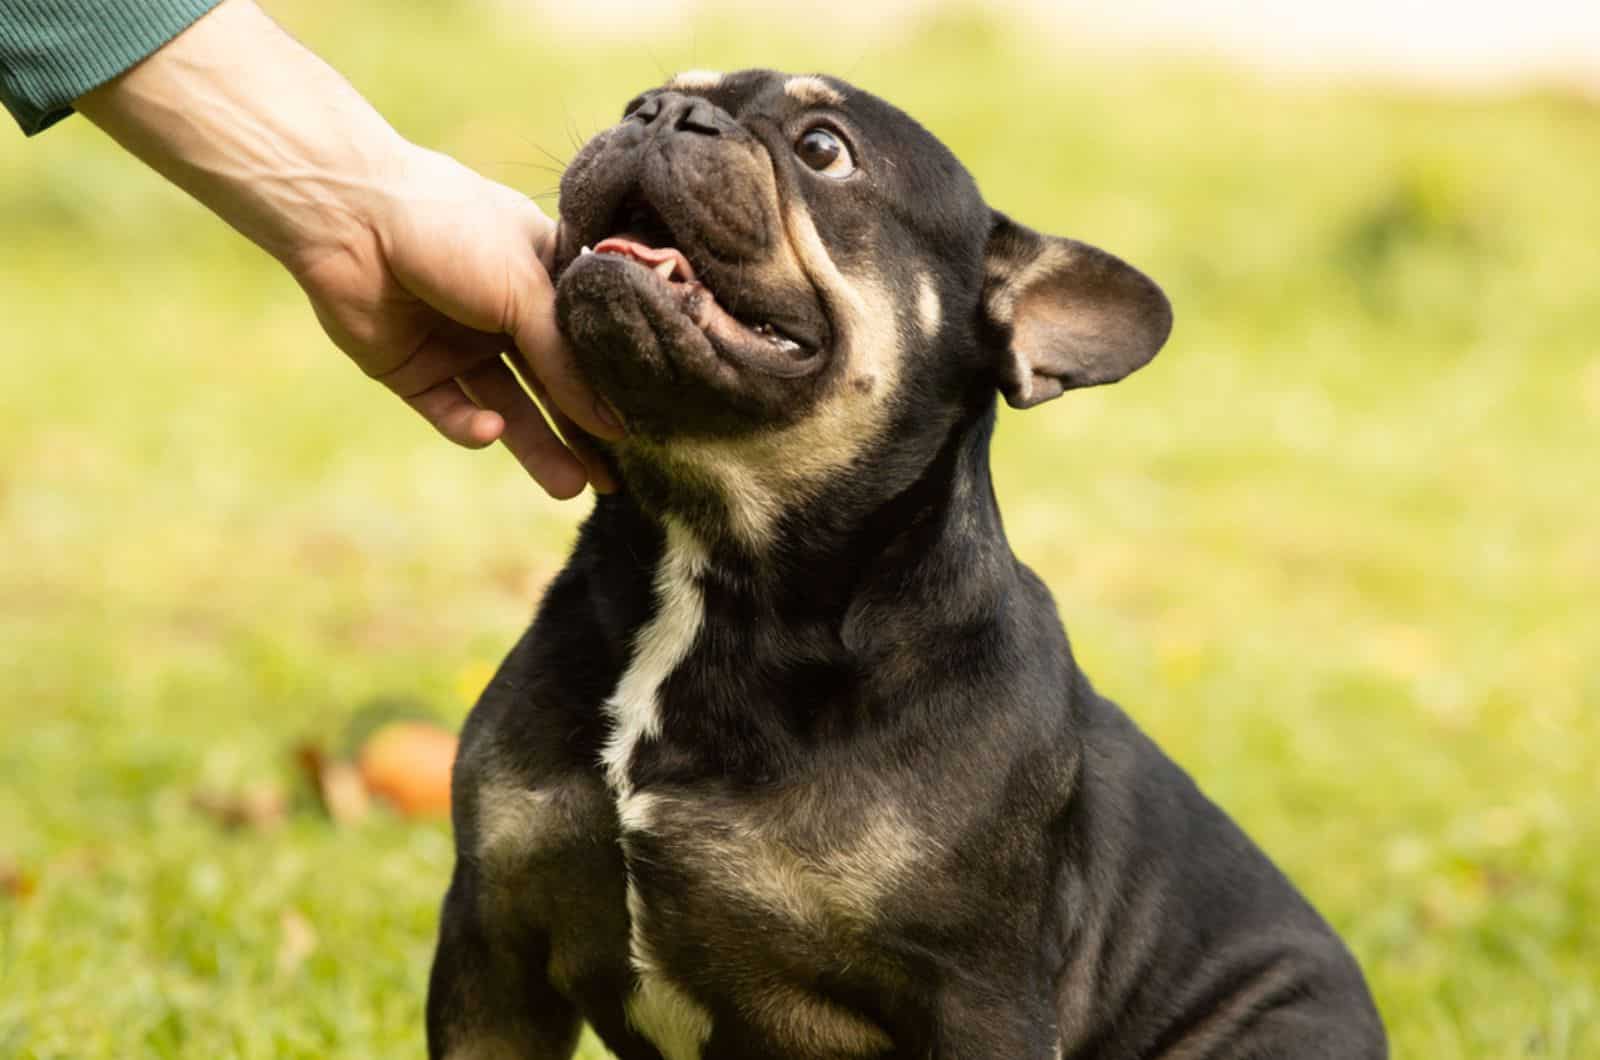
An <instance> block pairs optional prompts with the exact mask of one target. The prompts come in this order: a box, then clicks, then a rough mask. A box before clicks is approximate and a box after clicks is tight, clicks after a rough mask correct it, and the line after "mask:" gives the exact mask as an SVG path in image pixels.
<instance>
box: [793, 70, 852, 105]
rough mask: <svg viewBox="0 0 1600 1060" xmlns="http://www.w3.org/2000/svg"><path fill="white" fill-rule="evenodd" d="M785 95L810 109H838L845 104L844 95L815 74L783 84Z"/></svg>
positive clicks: (794, 78)
mask: <svg viewBox="0 0 1600 1060" xmlns="http://www.w3.org/2000/svg"><path fill="white" fill-rule="evenodd" d="M783 93H784V95H786V96H788V97H789V98H790V99H793V100H798V101H799V102H801V103H804V104H805V105H806V106H808V107H837V106H840V105H842V104H843V103H844V94H843V93H842V92H840V91H839V90H838V89H836V88H834V87H833V86H832V85H830V84H828V82H826V81H824V80H823V79H822V78H820V77H818V76H817V75H815V74H806V75H804V76H802V77H791V78H789V80H787V81H785V82H784V83H783Z"/></svg>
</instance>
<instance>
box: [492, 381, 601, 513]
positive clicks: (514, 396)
mask: <svg viewBox="0 0 1600 1060" xmlns="http://www.w3.org/2000/svg"><path fill="white" fill-rule="evenodd" d="M461 384H462V386H463V387H464V388H465V390H466V392H467V393H468V394H471V395H472V397H473V398H474V399H475V400H476V401H477V402H478V404H480V405H482V406H483V407H484V408H488V409H493V410H495V411H496V412H498V413H500V415H501V417H502V418H503V420H504V423H505V429H504V431H502V432H501V435H500V440H501V441H502V442H504V443H505V446H506V448H507V449H509V450H511V453H512V455H513V456H515V457H516V458H517V462H518V463H520V464H521V465H522V466H523V467H524V468H526V469H527V471H528V474H530V475H532V476H533V478H534V480H535V481H536V482H538V483H539V485H540V486H542V487H543V488H544V491H545V492H546V493H548V494H550V496H552V497H555V498H556V499H557V500H566V499H567V498H569V497H576V496H577V495H578V494H579V493H581V492H583V486H584V483H585V482H587V481H588V475H587V473H586V471H585V468H584V464H583V462H582V461H580V460H579V459H578V458H577V457H576V456H574V455H573V454H572V453H571V452H569V451H568V449H567V447H566V446H565V445H563V444H561V439H560V438H558V437H557V436H556V433H555V431H553V430H552V429H551V428H550V425H549V424H548V423H546V422H545V420H544V417H543V416H542V415H540V413H539V408H538V406H536V405H535V404H534V403H533V399H532V398H530V397H529V396H528V393H527V391H525V390H523V389H522V386H521V384H519V383H518V382H517V378H516V376H514V375H512V374H511V369H510V368H508V367H506V365H505V364H503V363H501V362H500V361H495V362H493V363H491V364H484V365H481V366H479V367H477V368H474V369H472V370H471V371H469V372H468V373H467V374H466V375H464V376H462V377H461Z"/></svg>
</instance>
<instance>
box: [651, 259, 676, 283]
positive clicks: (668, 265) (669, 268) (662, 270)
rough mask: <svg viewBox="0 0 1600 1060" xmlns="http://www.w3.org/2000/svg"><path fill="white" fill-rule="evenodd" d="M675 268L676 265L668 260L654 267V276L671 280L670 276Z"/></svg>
mask: <svg viewBox="0 0 1600 1060" xmlns="http://www.w3.org/2000/svg"><path fill="white" fill-rule="evenodd" d="M677 267H678V263H677V262H675V261H673V260H672V259H671V258H668V259H667V260H666V261H663V262H661V263H659V264H658V265H656V275H657V276H659V277H661V278H662V279H663V280H670V279H672V274H673V272H674V271H675V270H676V269H677Z"/></svg>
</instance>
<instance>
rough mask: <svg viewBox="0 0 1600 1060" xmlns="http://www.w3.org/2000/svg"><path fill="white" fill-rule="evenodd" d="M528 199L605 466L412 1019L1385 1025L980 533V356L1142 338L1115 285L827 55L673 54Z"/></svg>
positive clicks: (1125, 1027) (985, 493)
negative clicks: (548, 253) (600, 424)
mask: <svg viewBox="0 0 1600 1060" xmlns="http://www.w3.org/2000/svg"><path fill="white" fill-rule="evenodd" d="M561 207H562V219H561V223H562V234H561V239H560V248H559V252H558V260H557V262H556V268H557V273H558V276H559V282H558V287H557V298H558V303H557V304H558V311H559V314H560V320H561V325H562V327H563V329H564V331H565V333H566V334H567V336H568V337H569V339H570V340H571V342H572V344H573V346H574V348H575V349H576V351H577V353H578V356H579V360H580V363H581V365H582V367H583V369H584V371H585V372H586V373H587V374H588V376H589V378H590V380H591V381H592V382H593V383H594V384H595V386H596V387H597V388H599V389H600V391H601V392H602V393H603V394H605V395H606V397H607V398H608V399H609V400H610V401H611V402H612V403H613V404H614V405H615V406H616V407H617V408H618V410H619V411H620V412H621V413H622V415H623V417H624V418H625V419H626V420H627V421H628V425H629V428H630V435H629V438H628V440H627V441H625V442H623V443H619V444H618V445H617V446H616V447H615V448H614V449H613V450H611V451H610V453H609V458H610V459H611V460H612V461H613V463H614V465H615V467H616V469H617V471H618V473H619V476H620V478H621V481H622V482H623V488H622V489H621V490H620V491H619V492H618V493H616V494H614V495H610V496H605V497H601V498H599V499H598V500H597V502H596V507H595V510H594V513H593V515H592V516H591V517H590V518H589V520H588V521H587V522H586V523H585V525H584V527H583V529H582V531H581V533H580V536H579V539H578V542H577V545H576V547H575V548H574V551H573V554H572V557H571V559H570V561H569V563H568V564H567V566H566V568H565V569H564V570H563V571H562V573H561V574H560V576H559V577H558V578H557V579H556V580H555V582H554V583H553V584H552V585H551V587H550V589H549V591H548V593H547V594H546V596H545V599H544V601H543V603H542V605H541V607H540V609H539V613H538V617H537V620H536V622H535V623H534V625H533V627H532V629H530V630H529V631H528V633H527V634H526V635H525V636H524V637H523V638H522V640H521V642H520V643H519V644H518V645H517V647H516V648H515V649H514V650H513V651H512V653H511V655H510V657H509V658H507V660H506V661H505V663H504V665H503V666H502V667H501V669H500V671H499V673H498V674H497V675H496V676H495V678H494V680H493V682H492V683H491V684H490V686H489V688H488V689H487V690H486V691H485V692H484V694H483V697H482V699H481V700H480V702H479V703H478V706H477V708H476V709H475V710H474V712H473V714H472V717H471V719H470V720H469V721H468V723H467V726H466V729H465V731H464V733H463V738H462V745H461V753H460V757H459V760H458V761H457V764H456V773H455V801H454V805H455V827H456V841H457V847H458V859H457V864H456V870H455V876H454V879H453V880H452V882H451V885H450V890H449V894H448V896H447V897H446V900H445V906H444V914H443V921H442V926H441V930H440V939H439V950H438V954H437V957H436V960H435V964H434V970H433V979H432V983H431V988H430V993H429V999H428V1040H429V1049H430V1052H431V1054H432V1055H433V1056H434V1057H436V1058H454V1060H465V1058H474V1060H478V1058H496V1060H498V1058H502V1057H505V1058H509V1057H534V1058H554V1057H567V1056H569V1055H571V1053H572V1051H573V1048H574V1043H575V1042H576V1040H577V1035H578V1031H579V1028H580V1026H581V1024H582V1022H584V1021H587V1022H588V1023H589V1024H590V1025H591V1026H592V1027H593V1028H594V1029H595V1031H596V1032H597V1033H598V1034H599V1035H600V1037H601V1038H602V1039H604V1041H605V1042H606V1044H607V1046H608V1047H609V1048H610V1049H612V1050H613V1051H614V1052H615V1053H616V1054H617V1055H618V1056H619V1057H622V1058H623V1060H663V1058H664V1060H691V1058H702V1060H742V1058H769V1057H795V1058H802V1060H812V1058H816V1060H822V1058H840V1060H844V1058H856V1057H905V1058H914V1057H916V1058H920V1057H959V1058H969V1057H970V1058H976V1057H985V1058H997V1060H998V1058H1004V1060H1052V1058H1065V1057H1083V1058H1105V1060H1111V1058H1135V1057H1167V1058H1180V1057H1181V1058H1200V1057H1218V1058H1220V1057H1227V1058H1241V1057H1260V1058H1268V1057H1271V1058H1292V1060H1315V1058H1335V1057H1337V1058H1361V1060H1366V1058H1376V1057H1382V1056H1384V1055H1385V1053H1386V1049H1385V1045H1384V1036H1383V1031H1382V1028H1381V1025H1380V1024H1379V1021H1378V1017H1377V1014H1376V1012H1375V1010H1374V1007H1373V1004H1372V1001H1371V998H1370V996H1369V994H1368V991H1367V988H1366V985H1365V983H1364V982H1363V980H1362V977H1361V973H1360V971H1359V969H1358V968H1357V967H1356V965H1355V962H1354V961H1353V960H1352V959H1351V957H1350V955H1349V954H1348V952H1347V951H1346V950H1345V948H1344V947H1343V945H1342V944H1341V943H1340V942H1339V940H1338V939H1337V938H1336V937H1335V936H1334V934H1333V933H1332V931H1330V929H1329V928H1328V927H1327V925H1326V924H1324V923H1323V921H1322V920H1321V919H1320V918H1319V917H1318V916H1317V914H1316V913H1315V912H1314V911H1313V910H1312V909H1311V907H1310V906H1309V905H1308V904H1307V903H1306V902H1305V901H1304V900H1303V899H1302V898H1301V897H1300V896H1299V895H1298V893H1297V892H1296V891H1295V890H1294V888H1293V887H1292V886H1291V884H1290V883H1289V882H1288V881H1287V880H1286V879H1284V877H1283V876H1282V875H1281V874H1280V873H1279V872H1278V871H1277V870H1276V869H1275V868H1274V867H1273V866H1272V864H1271V863H1270V862H1269V861H1268V860H1267V858H1266V857H1265V856H1264V855H1263V854H1262V853H1261V852H1260V851H1258V850H1257V849H1256V848H1255V847H1254V846H1253V845H1252V844H1251V843H1250V841H1249V840H1248V839H1246V838H1245V836H1244V835H1243V834H1242V833H1241V832H1240V831H1239V830H1238V828H1236V827H1235V826H1234V825H1233V824H1232V823H1231V822H1230V821H1229V820H1228V819H1227V817H1226V816H1224V815H1223V813H1222V812H1221V811H1220V810H1218V809H1217V808H1216V807H1215V806H1214V805H1212V804H1211V803H1210V802H1209V801H1208V800H1207V799H1206V798H1205V797H1204V796H1203V795H1202V794H1201V793H1200V792H1199V791H1198V790H1197V789H1196V788H1195V786H1194V785H1193V784H1192V783H1191V782H1190V780H1189V779H1188V777H1186V776H1185V775H1184V774H1183V773H1182V772H1181V771H1180V770H1179V769H1178V768H1177V767H1176V766H1175V765H1173V764H1172V763H1171V762H1170V761H1169V760H1168V759H1167V758H1166V757H1165V756H1164V755H1163V754H1162V753H1161V752H1160V751H1159V750H1157V749H1156V747H1155V746H1154V745H1153V744H1151V743H1150V742H1149V741H1148V740H1147V739H1146V738H1145V737H1144V736H1143V735H1142V734H1141V733H1140V732H1139V731H1138V730H1137V729H1136V728H1135V727H1134V726H1133V724H1132V723H1131V722H1130V721H1129V720H1128V718H1127V717H1126V716H1125V715H1124V714H1123V713H1122V712H1121V711H1120V710H1119V709H1118V708H1117V707H1116V706H1115V705H1113V704H1112V703H1111V702H1109V701H1108V700H1106V699H1104V698H1102V697H1101V696H1099V695H1098V694H1097V693H1096V692H1095V691H1094V689H1093V688H1092V687H1091V686H1090V684H1089V682H1088V680H1087V678H1085V676H1084V675H1083V673H1082V672H1081V671H1080V670H1079V669H1078V668H1077V666H1076V665H1075V664H1074V662H1073V657H1072V654H1071V651H1070V649H1069V647H1068V644H1067V639H1066V637H1065V635H1064V633H1063V632H1062V629H1061V626H1060V624H1059V621H1058V619H1057V617H1056V612H1055V608H1054V604H1053V602H1052V601H1051V598H1050V595H1049V593H1048V592H1047V591H1046V590H1045V588H1044V586H1043V585H1042V584H1041V583H1040V582H1039V580H1038V579H1037V578H1036V577H1035V576H1034V575H1033V574H1032V572H1030V571H1029V570H1028V569H1027V568H1026V567H1024V566H1023V565H1022V564H1021V563H1020V562H1018V560H1017V559H1016V558H1015V557H1014V556H1013V555H1012V553H1011V550H1010V547H1009V546H1008V545H1007V543H1006V539H1005V535H1004V532H1003V529H1002V526H1001V521H1000V514H999V511H998V510H997V508H996V505H995V499H994V494H993V490H992V488H991V485H990V478H989V466H988V447H989V437H990V433H991V430H992V428H993V424H994V407H995V395H996V393H997V392H998V393H999V394H1002V395H1004V397H1005V398H1006V399H1007V400H1008V401H1009V402H1010V403H1011V404H1013V405H1016V406H1018V407H1027V406H1031V405H1035V404H1038V403H1039V402H1042V401H1044V400H1046V399H1048V398H1051V397H1053V396H1055V395H1057V394H1060V393H1062V392H1063V391H1065V390H1069V389H1072V388H1074V387H1080V386H1088V385H1095V384H1101V383H1109V382H1113V381H1115V380H1116V379H1118V378H1120V377H1121V376H1123V375H1126V374H1127V373H1128V372H1131V371H1133V370H1134V369H1136V368H1138V367H1139V366H1141V365H1142V364H1144V363H1145V362H1146V361H1148V360H1149V359H1150V358H1151V357H1152V356H1154V355H1155V353H1156V351H1157V350H1158V349H1159V348H1160V346H1161V345H1162V343H1163V342H1164V341H1165V339H1166V335H1167V332H1168V330H1169V328H1170V324H1171V316H1170V312H1169V310H1168V307H1167V303H1166V300H1165V298H1164V297H1163V296H1162V295H1161V293H1160V291H1159V290H1158V289H1157V288H1156V286H1155V285H1154V284H1153V283H1151V282H1150V281H1149V280H1148V279H1146V278H1145V277H1144V276H1143V275H1141V274H1140V273H1138V272H1136V271H1135V270H1133V269H1132V268H1130V267H1129V266H1127V265H1125V264H1123V263H1122V262H1120V261H1118V260H1117V259H1116V258H1113V257H1111V256H1110V255H1107V254H1105V253H1104V252H1102V251H1099V250H1096V249H1094V248H1092V247H1088V246H1085V245H1083V244H1080V243H1075V242H1072V241H1070V240H1066V239H1057V238H1052V237H1046V236H1042V235H1039V234H1037V233H1035V232H1033V231H1031V230H1029V229H1027V228H1024V227H1023V226H1021V225H1018V224H1016V223H1014V222H1012V221H1010V220H1009V219H1007V218H1006V217H1004V216H1002V215H1000V214H998V213H995V212H993V211H991V210H990V209H989V208H988V207H987V206H986V205H984V203H983V200H982V199H981V197H980V196H979V194H978V191H977V188H976V186H975V185H974V183H973V181H972V179H971V178H970V177H969V176H968V175H967V173H966V172H965V170H964V169H962V167H961V166H960V164H959V163H958V162H957V161H956V160H955V158H954V157H952V156H951V154H950V153H949V152H948V151H947V150H946V149H945V148H944V147H943V146H942V145H940V144H939V142H938V141H937V140H935V139H934V138H933V137H932V136H931V135H929V134H928V133H927V132H925V131H924V130H923V129H922V128H921V127H920V126H918V125H917V124H916V123H915V122H913V121H912V120H911V119H909V118H907V117H906V116H905V115H903V114H901V113H900V112H899V111H897V110H895V109H894V108H892V107H890V106H889V105H887V104H885V103H884V102H882V101H881V100H878V99H876V98H874V97H873V96H871V95H868V94H866V93H863V92H860V91H858V90H857V89H855V88H852V87H851V86H849V85H846V84H844V83H842V82H839V81H836V80H833V79H830V78H820V77H794V78H791V77H786V76H784V75H781V74H776V73H772V72H769V71H746V72H743V73H739V74H730V75H727V76H722V75H717V74H711V73H705V72H696V73H693V74H688V75H681V76H680V78H678V79H677V80H676V81H674V82H672V83H669V84H668V85H667V86H665V87H663V88H661V89H657V90H654V91H652V92H649V93H646V94H645V95H644V96H642V97H640V98H639V99H637V100H635V101H634V102H633V103H632V104H630V106H629V108H628V112H627V115H626V116H625V118H624V120H623V121H622V122H621V123H620V124H618V125H617V126H615V127H613V128H612V129H610V130H607V131H606V132H603V133H601V134H600V135H599V136H597V137H596V138H595V139H594V140H593V141H591V142H590V144H589V145H587V146H586V147H585V148H584V149H583V151H582V152H581V153H580V154H579V155H578V157H577V158H576V159H575V160H574V162H573V164H572V166H571V167H570V168H569V170H568V174H567V177H566V179H565V180H564V181H563V187H562V198H561ZM587 248H593V250H594V251H595V252H594V253H585V250H586V249H587ZM1061 457H1062V460H1063V462H1064V463H1068V464H1071V463H1074V462H1078V461H1074V460H1073V457H1074V454H1071V453H1062V454H1061ZM1081 463H1082V464H1083V465H1085V466H1086V467H1087V466H1089V465H1090V464H1091V463H1092V460H1091V459H1085V460H1083V461H1081Z"/></svg>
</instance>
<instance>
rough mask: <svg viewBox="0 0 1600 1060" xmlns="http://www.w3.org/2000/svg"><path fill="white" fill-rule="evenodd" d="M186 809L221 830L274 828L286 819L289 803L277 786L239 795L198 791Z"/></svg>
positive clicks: (255, 787)
mask: <svg viewBox="0 0 1600 1060" xmlns="http://www.w3.org/2000/svg"><path fill="white" fill-rule="evenodd" d="M189 805H191V806H193V807H194V808H195V809H196V810H199V811H200V812H201V813H203V814H205V815H206V816H207V817H210V818H211V819H212V820H213V821H215V822H217V823H218V824H220V825H222V827H224V828H229V829H237V828H259V829H268V828H276V827H278V826H279V825H280V824H282V823H283V821H284V818H286V817H288V816H289V799H288V797H287V796H286V795H285V794H284V792H283V788H282V787H281V786H280V785H278V784H272V783H267V784H256V785H253V786H251V787H248V788H246V789H244V790H243V791H240V792H217V791H197V792H195V793H194V794H193V795H191V796H190V797H189Z"/></svg>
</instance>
